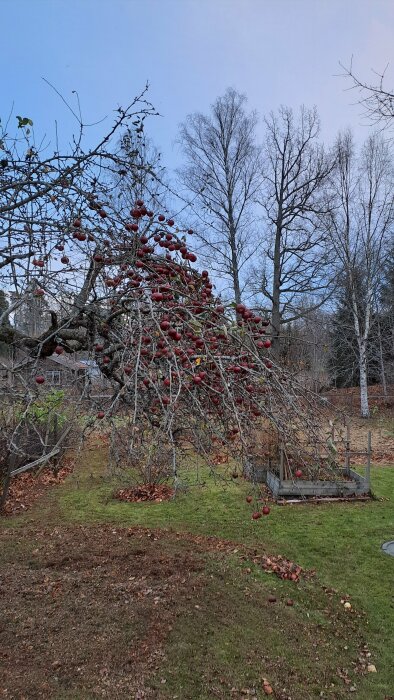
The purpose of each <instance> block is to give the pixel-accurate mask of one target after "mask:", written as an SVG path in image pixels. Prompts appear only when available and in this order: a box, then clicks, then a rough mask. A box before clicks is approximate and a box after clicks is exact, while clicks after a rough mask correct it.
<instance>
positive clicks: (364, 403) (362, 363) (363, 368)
mask: <svg viewBox="0 0 394 700" xmlns="http://www.w3.org/2000/svg"><path fill="white" fill-rule="evenodd" d="M359 348H360V352H359V368H360V407H361V417H362V418H369V403H368V376H367V352H366V351H367V348H366V344H365V343H364V342H361V343H360V345H359Z"/></svg>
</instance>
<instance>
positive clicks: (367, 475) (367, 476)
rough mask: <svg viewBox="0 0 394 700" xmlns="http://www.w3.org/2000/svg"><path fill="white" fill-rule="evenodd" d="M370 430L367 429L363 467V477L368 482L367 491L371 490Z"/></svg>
mask: <svg viewBox="0 0 394 700" xmlns="http://www.w3.org/2000/svg"><path fill="white" fill-rule="evenodd" d="M371 452H372V446H371V431H370V430H368V451H367V464H366V467H365V479H366V482H367V484H368V491H370V490H371Z"/></svg>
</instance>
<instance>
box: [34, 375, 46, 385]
mask: <svg viewBox="0 0 394 700" xmlns="http://www.w3.org/2000/svg"><path fill="white" fill-rule="evenodd" d="M44 383H45V377H43V376H42V374H39V375H38V376H37V377H36V384H44Z"/></svg>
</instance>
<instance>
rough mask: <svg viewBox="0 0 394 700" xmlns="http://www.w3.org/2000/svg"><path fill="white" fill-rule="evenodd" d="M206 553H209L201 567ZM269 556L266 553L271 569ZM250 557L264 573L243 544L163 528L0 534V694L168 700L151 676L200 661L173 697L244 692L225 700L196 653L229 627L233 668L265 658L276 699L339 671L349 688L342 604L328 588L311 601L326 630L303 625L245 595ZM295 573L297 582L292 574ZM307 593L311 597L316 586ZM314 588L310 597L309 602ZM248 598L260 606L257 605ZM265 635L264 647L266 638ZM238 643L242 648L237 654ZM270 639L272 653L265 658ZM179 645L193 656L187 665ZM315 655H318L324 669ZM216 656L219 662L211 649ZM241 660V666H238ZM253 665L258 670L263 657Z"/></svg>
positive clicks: (229, 685) (286, 611)
mask: <svg viewBox="0 0 394 700" xmlns="http://www.w3.org/2000/svg"><path fill="white" fill-rule="evenodd" d="M209 552H212V553H214V555H213V559H211V560H209V561H210V562H211V563H210V564H209V563H208V554H209ZM229 554H232V556H235V555H237V556H238V557H239V558H240V560H241V569H243V571H242V574H241V579H242V577H243V576H244V577H245V581H244V582H241V583H240V582H239V577H240V573H241V571H240V572H239V573H238V574H235V573H231V569H230V570H229V569H228V567H227V565H226V563H225V562H226V561H228V557H227V555H229ZM225 557H227V559H226V558H225ZM276 559H278V558H276ZM276 559H275V558H271V563H272V564H273V565H275V566H276V565H277V563H276ZM250 560H252V561H253V563H254V564H255V565H257V566H262V567H263V568H265V564H267V561H266V557H265V555H261V553H259V552H258V551H257V550H253V549H251V548H249V549H246V548H244V547H242V546H238V547H235V546H234V543H231V542H228V541H222V540H218V539H216V538H214V537H208V538H206V537H202V536H196V537H195V536H192V535H183V534H179V533H173V532H167V531H150V530H145V529H141V528H132V529H125V528H114V527H108V526H107V527H104V526H100V527H90V528H89V527H86V526H80V527H68V528H55V529H37V528H25V529H24V531H23V532H21V531H20V530H11V529H4V530H3V531H2V532H0V563H1V568H0V572H1V573H0V604H1V611H2V614H1V618H0V667H1V676H0V677H1V683H0V698H5V699H7V700H39V699H42V698H45V699H49V698H50V699H51V700H65V699H67V700H92V699H96V698H104V699H109V698H111V700H112V699H113V698H115V699H118V700H131V698H133V699H134V700H146V699H149V700H151V699H152V698H155V699H156V700H158V699H159V698H160V699H162V698H163V699H164V698H167V697H168V698H171V697H172V698H173V697H174V694H173V691H171V692H170V694H169V695H168V694H167V692H166V687H167V686H165V685H164V686H161V683H163V682H164V683H165V682H166V678H164V679H163V680H162V681H161V680H160V678H162V675H161V674H163V673H165V674H166V677H167V678H169V677H172V678H173V681H172V682H173V683H175V684H176V683H177V682H178V681H177V667H178V664H183V665H186V670H185V668H184V670H183V672H184V673H187V674H188V673H189V671H190V673H191V674H192V675H193V674H194V670H193V668H194V665H195V664H197V672H196V674H195V676H193V677H191V678H190V679H189V680H188V681H185V682H187V683H190V684H191V685H190V686H186V687H184V686H182V687H183V688H184V692H183V694H182V695H179V694H178V693H177V694H176V697H179V698H181V697H182V698H185V699H190V698H193V700H194V698H195V699H196V700H197V698H200V697H201V695H199V694H198V693H197V694H196V690H193V688H195V689H196V688H197V687H199V683H200V677H201V676H204V677H205V676H206V677H207V678H206V683H207V684H209V685H208V687H209V688H212V693H208V694H205V692H204V698H208V697H209V698H211V697H217V698H221V699H222V700H225V699H226V698H229V697H244V690H243V686H241V687H240V688H239V691H237V692H238V695H237V694H235V695H234V690H235V688H234V689H233V682H234V681H233V680H232V679H230V678H229V679H226V678H225V677H223V678H222V677H221V676H220V677H217V672H216V666H215V663H214V662H215V659H213V662H211V659H210V654H208V655H207V656H204V653H203V649H204V648H205V645H207V644H208V638H206V633H207V630H208V628H209V630H210V631H209V635H212V634H216V633H218V634H219V638H218V640H217V644H219V645H220V644H224V645H226V644H227V643H230V642H224V641H223V639H221V637H220V635H221V634H223V631H224V630H225V629H227V628H228V629H229V634H230V637H229V640H230V639H232V637H231V625H234V634H235V638H234V645H235V646H234V650H235V651H234V653H235V656H234V659H237V663H238V664H239V668H238V666H237V673H239V674H242V673H244V669H245V668H246V669H247V668H248V667H249V664H252V663H253V664H256V661H258V659H259V658H260V655H261V654H262V657H261V662H263V663H264V666H265V667H266V668H267V669H268V670H269V672H270V676H271V677H272V678H274V680H275V685H276V687H277V688H278V692H276V691H275V695H273V697H277V698H280V699H281V700H282V699H283V700H285V699H286V700H288V699H289V698H290V697H291V698H292V699H293V700H301V698H303V700H304V698H312V697H316V696H315V695H314V694H313V693H314V688H315V687H317V685H316V684H318V685H319V687H323V688H327V687H330V683H331V682H332V680H333V679H334V680H335V678H338V675H340V674H339V671H340V672H341V674H342V675H340V678H341V679H342V677H343V678H344V681H343V683H344V684H345V685H344V689H343V691H344V692H347V689H346V684H348V683H350V682H351V681H350V678H349V672H348V670H347V669H346V668H344V669H342V663H341V668H340V669H337V668H336V664H338V662H339V656H338V650H337V647H338V643H339V640H338V637H339V636H340V637H341V640H340V644H342V645H343V644H344V643H345V641H346V644H348V643H349V642H348V641H347V636H348V635H354V634H355V633H356V634H357V635H358V633H357V629H358V624H359V623H358V621H357V620H358V616H357V615H351V616H350V617H349V616H348V615H346V614H345V613H344V612H343V611H342V610H341V609H340V608H342V606H339V605H338V603H335V601H334V600H333V601H332V602H331V591H328V592H327V594H326V597H325V599H323V600H321V599H320V598H319V599H318V602H315V601H312V600H311V605H313V606H315V605H317V606H318V607H319V606H320V607H321V608H322V614H323V616H325V615H326V616H327V620H328V622H327V624H328V626H327V628H326V631H325V632H324V634H323V631H322V630H323V628H322V625H321V624H320V622H319V624H317V625H316V627H311V625H310V623H309V622H308V620H307V618H305V620H304V615H301V616H299V615H298V614H297V606H296V607H293V606H294V601H293V600H292V599H288V598H287V595H288V594H287V595H286V598H287V599H286V602H285V601H282V600H281V595H280V593H278V592H276V593H275V595H271V596H269V597H268V598H267V594H266V592H264V588H262V589H261V590H260V589H256V592H255V593H254V594H252V590H251V588H250V586H251V585H252V581H251V580H250V573H251V569H250V568H245V564H244V563H242V561H247V562H249V561H250ZM282 561H284V560H282ZM219 562H222V564H221V565H220V564H219ZM279 565H281V562H279ZM220 566H221V567H222V568H220ZM295 566H296V565H293V567H295ZM210 567H211V568H210ZM212 567H213V568H212ZM215 567H219V568H215ZM272 570H274V571H275V569H274V568H272ZM294 571H296V572H297V578H298V575H299V573H300V572H301V569H300V567H298V568H294ZM211 572H214V574H212V573H211ZM279 575H280V574H279ZM234 576H235V579H234ZM268 585H270V584H268ZM293 585H294V588H293V590H294V592H295V593H296V592H297V586H296V585H295V584H293ZM308 590H309V589H308ZM313 590H316V592H317V593H318V591H319V590H320V588H319V587H318V586H317V587H316V589H313ZM313 590H312V589H311V590H309V593H308V594H307V595H308V596H312V597H313V596H314V595H315V594H314V593H313ZM336 593H337V592H336ZM256 594H257V595H258V596H259V599H258V600H257V601H254V596H255V595H256ZM301 595H304V594H301ZM319 595H321V593H320V594H319ZM335 597H338V596H337V595H336V596H335ZM196 616H200V617H196ZM245 616H247V617H245ZM237 617H238V618H240V619H238V620H237V621H235V620H234V618H237ZM194 618H195V620H194ZM249 618H250V619H249ZM342 618H343V619H342ZM215 620H216V622H215ZM245 625H246V627H245ZM355 625H356V626H355ZM211 627H212V630H211ZM173 629H174V630H175V631H176V635H175V637H174V635H172V636H171V633H172V630H173ZM220 630H222V631H221V632H220ZM271 634H272V635H273V642H272V640H271V641H268V640H269V635H271ZM277 634H283V639H284V640H286V642H283V643H284V644H288V645H289V648H291V649H292V653H298V649H299V647H300V645H301V646H302V645H304V646H305V649H303V650H302V651H301V658H302V659H303V661H302V664H301V667H300V668H299V669H297V670H296V669H294V668H293V665H292V663H293V662H292V661H291V659H289V661H288V662H287V661H286V656H285V655H283V654H282V652H281V653H280V656H277V653H278V651H277V646H276V645H277V637H276V636H275V635H277ZM204 635H205V636H204ZM249 635H250V637H249ZM325 635H328V636H325ZM241 636H242V640H243V645H244V646H243V647H242V651H241V648H239V650H238V651H237V649H238V647H237V644H239V643H240V641H239V640H240V639H241ZM342 637H343V638H342ZM357 639H358V637H357ZM271 643H273V648H274V649H275V650H276V651H274V652H273V658H272V659H271V657H270V653H271V652H270V645H271ZM358 643H359V642H358ZM174 645H175V646H174ZM185 648H186V649H189V648H190V649H189V650H190V653H193V654H194V656H193V657H191V658H189V657H188V658H185V659H184V654H185V651H184V649H185ZM208 648H209V647H208V646H207V649H208ZM283 648H284V647H283ZM317 648H319V649H320V653H321V654H322V655H323V656H322V660H321V664H322V666H321V667H320V665H319V664H320V661H319V659H320V656H319V655H317V656H316V649H317ZM344 648H345V649H347V648H348V647H347V646H345V647H344ZM193 650H194V651H193ZM296 650H297V651H296ZM213 651H214V653H216V654H218V659H219V658H221V657H220V650H219V649H218V648H217V646H216V645H214V647H213V649H212V652H213ZM223 653H224V651H223ZM226 653H227V652H226ZM241 653H242V654H245V663H244V662H242V661H241V660H240V659H238V656H237V654H238V655H239V654H241ZM325 653H327V654H328V656H327V661H326V659H325V657H324V654H325ZM308 654H310V658H309V656H308ZM195 655H197V656H198V655H199V656H198V658H197V656H195ZM332 655H333V656H332ZM341 655H343V652H342V651H341ZM249 656H250V658H249ZM200 657H201V658H200ZM240 658H241V657H240ZM242 658H243V657H242ZM341 661H343V659H342V658H341ZM327 663H329V664H330V668H328V667H327ZM198 664H200V665H198ZM212 664H213V665H212ZM343 665H344V663H343ZM256 668H257V669H259V670H258V671H257V673H258V674H260V675H261V667H260V662H258V663H257V667H256ZM164 669H165V671H164ZM248 673H249V672H248ZM250 673H251V672H250ZM254 673H255V672H254ZM322 673H323V674H324V677H322V676H321V674H322ZM311 674H313V678H310V676H311ZM344 674H345V675H344ZM320 679H321V680H320ZM330 679H331V680H330ZM264 680H265V679H264ZM270 682H272V684H273V685H274V682H273V681H270ZM204 683H205V681H204ZM285 683H286V684H288V685H290V687H291V686H293V687H294V685H295V683H297V687H298V685H299V686H300V687H301V686H302V688H305V693H304V690H301V691H300V692H294V693H290V694H289V693H288V692H287V691H286V692H285V691H284V690H281V691H279V688H282V689H283V687H284V685H283V684H285ZM211 684H212V685H211ZM304 684H306V685H304ZM169 689H170V683H169ZM264 692H265V691H264ZM255 693H256V691H253V693H251V694H252V695H254V694H255ZM248 694H250V693H249V692H248ZM258 697H260V694H259V695H258ZM335 697H337V698H340V697H341V698H342V697H343V694H342V691H341V692H339V691H338V689H337V694H335Z"/></svg>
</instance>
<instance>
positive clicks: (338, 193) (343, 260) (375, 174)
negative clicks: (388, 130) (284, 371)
mask: <svg viewBox="0 0 394 700" xmlns="http://www.w3.org/2000/svg"><path fill="white" fill-rule="evenodd" d="M335 150H336V169H335V173H334V174H333V176H332V177H331V188H332V190H331V193H332V196H333V197H334V201H335V206H332V207H331V209H330V211H329V213H328V216H327V229H328V231H329V234H330V240H331V242H332V245H333V248H334V250H335V254H336V257H337V260H338V263H339V266H340V273H341V275H342V277H343V280H344V284H345V287H346V290H347V298H348V303H349V308H350V311H351V316H352V319H353V324H354V331H355V336H356V341H357V348H358V365H359V376H360V392H361V415H362V416H363V417H368V415H369V404H368V350H369V343H370V332H371V324H372V319H373V311H374V300H375V299H376V296H377V293H378V290H379V286H380V284H381V274H382V268H383V262H384V251H385V245H386V243H387V242H388V240H389V238H390V236H392V232H393V223H394V206H393V185H394V180H393V167H392V158H391V154H390V150H389V147H388V145H387V143H386V142H385V141H384V139H383V138H382V136H381V135H379V134H374V135H372V136H370V137H369V138H368V139H367V140H366V142H365V143H364V145H363V148H362V150H361V153H360V156H359V158H358V159H357V157H356V154H355V148H354V144H353V139H352V135H351V133H350V132H349V131H347V132H345V133H344V134H340V135H339V137H338V139H337V142H336V145H335Z"/></svg>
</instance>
